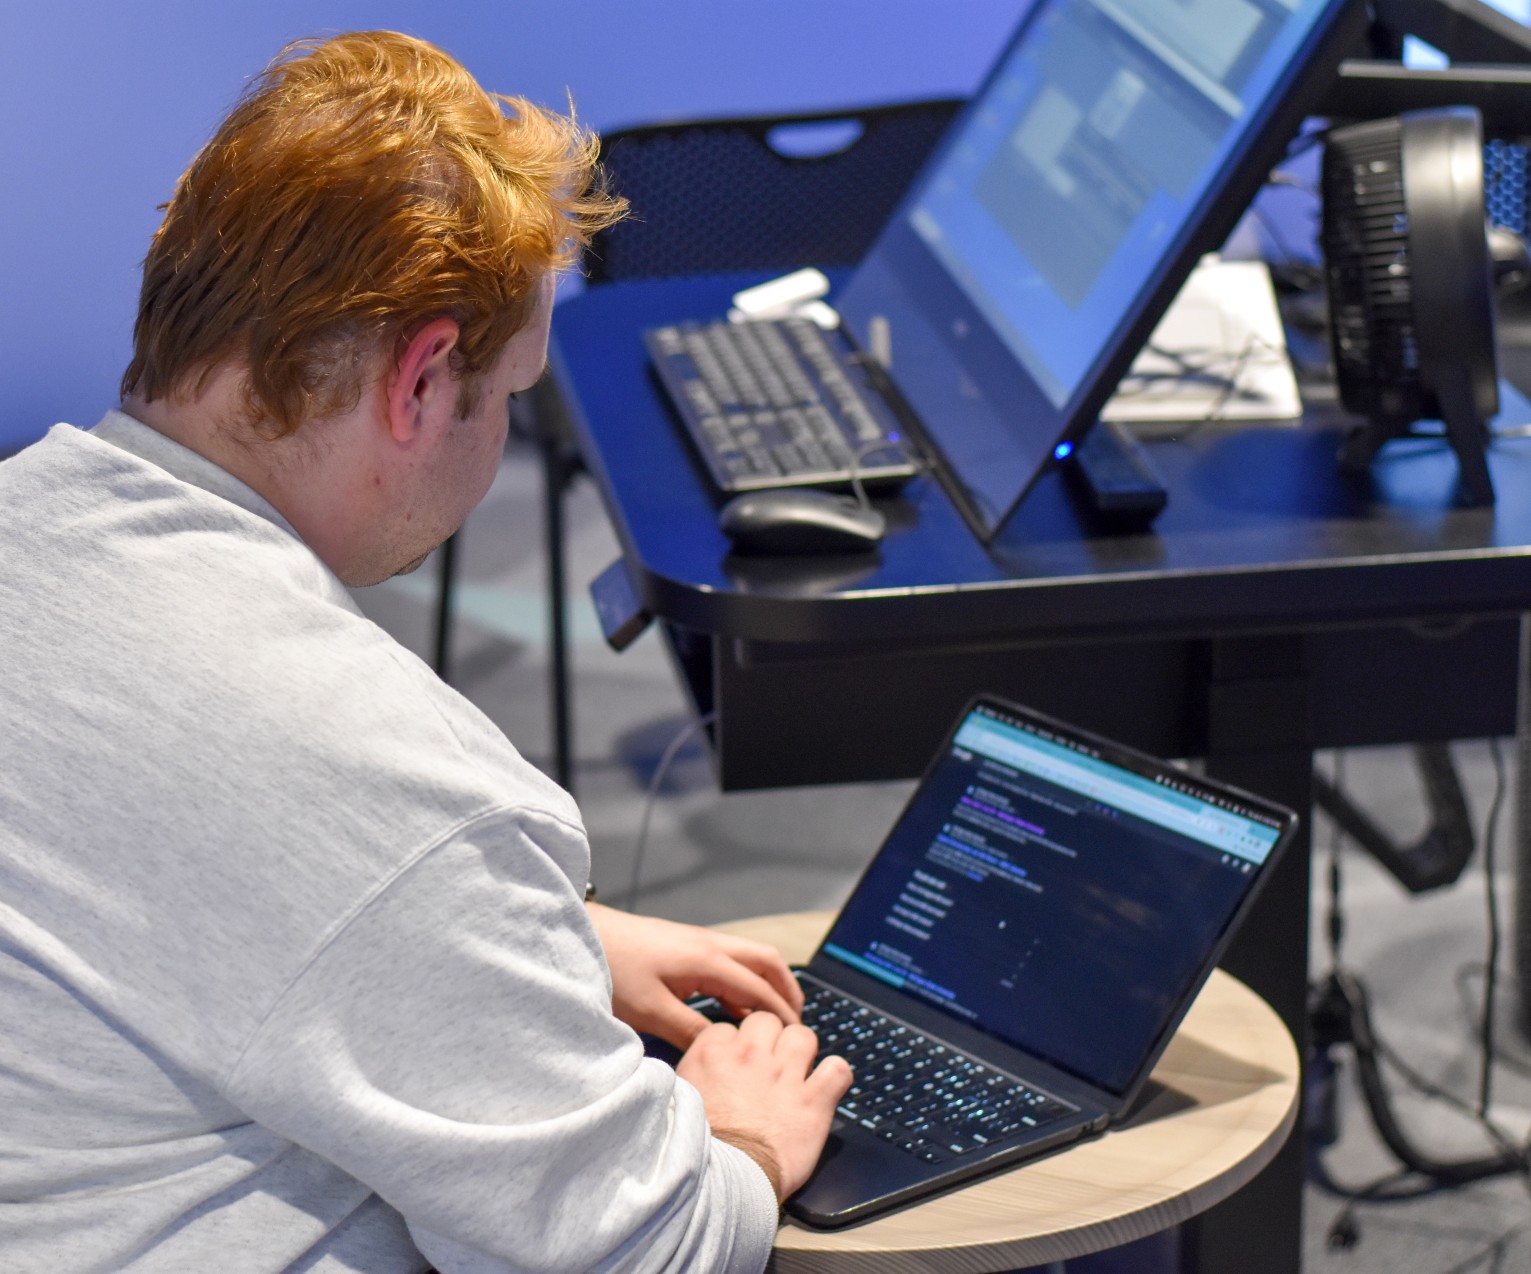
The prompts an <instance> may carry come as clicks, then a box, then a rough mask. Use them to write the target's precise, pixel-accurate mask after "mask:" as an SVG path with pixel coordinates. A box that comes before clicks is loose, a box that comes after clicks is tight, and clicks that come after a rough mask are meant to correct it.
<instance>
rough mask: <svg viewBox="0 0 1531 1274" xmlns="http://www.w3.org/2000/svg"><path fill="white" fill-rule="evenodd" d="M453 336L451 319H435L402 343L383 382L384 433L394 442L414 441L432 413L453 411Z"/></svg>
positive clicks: (454, 384) (454, 326) (454, 401)
mask: <svg viewBox="0 0 1531 1274" xmlns="http://www.w3.org/2000/svg"><path fill="white" fill-rule="evenodd" d="M457 337H458V327H457V324H456V323H455V322H454V321H453V320H451V319H449V318H437V319H432V320H431V321H430V322H429V323H427V324H426V325H425V326H424V327H422V328H421V329H420V330H419V331H418V332H416V333H415V334H414V335H413V336H411V337H410V338H409V340H408V341H407V342H405V344H404V347H403V349H402V351H401V352H400V354H399V357H398V361H397V362H396V363H395V364H394V366H393V367H392V368H391V369H390V371H389V373H388V379H387V382H386V389H387V393H388V431H389V434H390V435H391V436H392V438H393V440H394V441H395V442H404V443H407V442H412V441H414V439H415V438H417V437H418V436H419V434H420V431H421V429H422V427H423V426H424V425H425V423H426V422H427V420H428V419H429V418H430V417H431V416H432V415H433V414H434V413H435V412H437V411H439V410H440V409H442V408H445V409H446V410H448V411H454V410H455V409H456V403H457V381H456V379H455V378H454V377H453V375H452V351H453V350H454V349H455V348H456V347H457Z"/></svg>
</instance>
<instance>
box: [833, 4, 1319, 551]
mask: <svg viewBox="0 0 1531 1274" xmlns="http://www.w3.org/2000/svg"><path fill="white" fill-rule="evenodd" d="M1347 3H1348V0H1042V3H1040V4H1038V5H1037V7H1036V8H1035V9H1034V10H1033V12H1032V13H1031V14H1030V15H1029V16H1028V18H1027V20H1026V22H1025V23H1024V24H1023V26H1022V29H1021V31H1020V32H1019V34H1018V35H1017V37H1016V39H1015V41H1014V42H1013V43H1012V45H1011V46H1010V48H1009V49H1008V50H1007V51H1006V53H1005V55H1004V56H1003V58H1002V59H1001V61H1000V63H999V64H998V66H997V67H996V68H995V70H994V71H993V73H992V74H991V76H990V78H989V80H988V81H987V82H986V84H985V86H984V88H983V89H982V91H981V92H980V94H979V96H978V97H977V98H976V99H975V101H974V102H973V103H972V104H971V106H970V107H969V109H968V111H967V112H966V113H965V114H964V115H963V116H962V118H961V119H960V121H959V122H958V123H957V124H956V125H955V126H954V130H953V133H952V135H951V136H950V137H949V138H948V139H947V141H946V143H945V144H944V146H943V148H942V150H941V151H940V153H939V155H938V156H937V158H936V159H935V160H934V161H933V162H932V164H931V165H930V166H929V167H928V168H927V169H926V171H925V173H924V174H922V177H921V180H920V183H919V185H918V186H917V188H916V190H915V192H914V193H913V195H912V196H911V198H910V199H909V200H908V201H907V202H906V203H905V205H904V206H903V208H902V209H901V210H900V212H899V213H898V215H897V216H896V217H895V219H894V224H893V225H891V226H890V227H889V230H888V232H886V233H885V235H884V237H883V239H882V240H881V241H879V244H878V245H877V247H876V248H874V249H873V254H872V257H871V258H869V261H868V266H867V267H865V268H864V270H863V271H862V272H858V277H857V278H856V279H854V280H853V281H852V283H851V285H850V287H849V288H848V289H847V294H846V296H845V298H843V300H842V304H841V309H842V312H843V313H844V314H845V315H846V321H847V323H848V324H849V325H850V327H851V330H852V332H853V333H854V334H855V335H856V336H857V337H858V339H860V338H862V337H863V336H864V332H863V328H864V327H865V326H866V325H867V324H869V323H870V321H871V320H872V319H873V318H874V316H876V317H878V318H880V319H881V320H883V323H884V325H885V326H883V329H882V330H883V331H884V332H888V330H889V328H890V327H891V343H890V342H889V341H888V340H887V339H884V340H883V342H882V343H883V344H884V345H885V346H889V348H890V350H891V358H890V365H889V372H890V374H891V377H892V379H893V381H894V383H895V384H896V385H897V386H898V388H899V389H900V390H901V391H902V392H903V394H904V396H905V398H906V399H907V400H908V401H909V402H910V404H911V405H912V406H913V408H914V410H915V412H916V414H917V415H918V416H919V418H920V421H921V424H922V427H923V429H924V431H925V432H926V434H927V435H928V436H930V438H931V440H932V441H933V442H934V443H935V445H936V448H937V450H938V451H940V453H941V455H942V457H943V458H944V460H945V461H946V464H947V467H948V470H949V473H948V476H949V477H950V478H952V479H954V480H955V481H956V482H957V483H958V484H959V485H960V487H961V489H962V490H963V492H964V493H965V495H966V497H967V498H968V503H969V506H970V507H969V508H968V509H967V510H965V511H967V512H969V513H970V515H974V516H976V519H977V521H978V523H979V524H980V525H979V526H978V527H977V528H975V529H979V530H980V532H981V533H984V534H985V535H986V537H987V534H988V533H991V532H992V531H993V530H994V529H995V528H996V527H997V524H998V522H999V521H1001V520H1002V519H1003V518H1004V517H1005V516H1006V515H1007V514H1008V513H1009V511H1010V510H1011V508H1013V506H1014V504H1015V503H1016V502H1017V501H1018V500H1019V498H1020V497H1021V496H1022V495H1023V494H1024V492H1025V489H1026V488H1027V487H1028V486H1029V484H1030V482H1031V480H1032V479H1033V477H1034V476H1035V474H1036V473H1037V472H1038V471H1039V470H1040V469H1041V468H1042V467H1043V465H1045V463H1046V462H1047V459H1048V457H1049V456H1050V454H1051V453H1052V451H1053V448H1054V446H1055V444H1056V443H1057V442H1059V441H1060V439H1061V438H1064V437H1069V436H1072V437H1074V438H1076V439H1077V438H1078V437H1079V436H1082V434H1083V432H1084V429H1086V428H1088V426H1089V424H1091V423H1093V419H1086V420H1080V419H1078V418H1077V414H1078V412H1079V411H1080V409H1081V408H1084V409H1087V410H1088V411H1089V412H1090V413H1093V412H1094V411H1096V410H1098V409H1099V406H1100V405H1101V403H1102V402H1103V401H1104V399H1105V398H1106V397H1107V396H1108V395H1109V393H1110V391H1111V389H1112V388H1113V387H1114V385H1111V384H1103V383H1102V382H1103V379H1104V377H1106V376H1108V375H1109V376H1110V378H1111V380H1112V381H1113V382H1114V380H1115V379H1116V378H1117V377H1119V376H1120V374H1121V372H1122V370H1124V369H1125V362H1126V361H1130V359H1131V357H1132V356H1133V355H1134V354H1135V353H1136V352H1137V351H1136V349H1128V350H1125V352H1124V350H1123V346H1124V343H1125V340H1126V337H1127V336H1128V334H1129V332H1130V331H1131V330H1134V329H1135V327H1139V326H1143V325H1144V324H1143V319H1144V314H1145V311H1146V310H1147V309H1148V308H1150V306H1151V305H1156V307H1157V309H1158V310H1160V311H1162V309H1163V308H1164V306H1166V305H1167V304H1168V302H1169V300H1170V299H1171V296H1172V293H1173V289H1174V287H1175V286H1178V283H1179V282H1180V281H1183V279H1184V277H1185V274H1187V273H1188V272H1189V270H1190V268H1191V266H1192V265H1193V264H1194V261H1195V258H1196V256H1198V255H1199V254H1200V252H1201V251H1204V250H1207V249H1208V248H1211V247H1216V246H1217V242H1216V240H1215V239H1214V240H1213V241H1212V242H1210V243H1208V242H1200V240H1203V239H1205V237H1206V236H1207V234H1209V233H1211V232H1212V231H1213V230H1214V229H1216V230H1218V231H1220V232H1221V233H1226V231H1227V230H1228V229H1229V228H1231V226H1232V224H1233V221H1234V220H1236V218H1237V215H1238V214H1239V213H1240V212H1242V208H1228V207H1226V206H1223V205H1221V204H1220V203H1219V199H1220V198H1221V197H1222V196H1223V195H1224V194H1225V193H1226V192H1228V191H1229V190H1230V189H1231V188H1232V187H1233V186H1235V185H1237V184H1239V183H1238V182H1237V181H1236V177H1237V176H1238V175H1239V174H1240V171H1241V166H1247V165H1249V164H1250V163H1254V164H1266V163H1269V162H1270V161H1271V159H1272V158H1274V157H1275V156H1276V155H1279V152H1280V147H1281V146H1282V144H1284V142H1285V140H1286V139H1285V137H1276V136H1272V135H1271V134H1272V129H1273V127H1276V126H1279V127H1284V128H1290V127H1291V125H1292V124H1293V123H1294V122H1295V121H1294V120H1286V119H1284V118H1283V117H1282V112H1281V111H1280V110H1279V109H1278V108H1280V107H1282V106H1283V105H1284V104H1285V103H1286V99H1287V98H1288V97H1289V96H1290V95H1291V91H1292V89H1293V87H1294V85H1296V84H1297V83H1298V82H1299V81H1300V79H1301V72H1302V70H1303V68H1304V67H1306V66H1307V65H1308V64H1309V63H1310V62H1312V61H1313V59H1314V58H1315V56H1316V55H1317V53H1318V51H1319V50H1320V48H1321V47H1323V44H1324V41H1323V38H1322V37H1323V36H1324V35H1325V34H1326V33H1327V32H1328V31H1329V29H1330V28H1332V27H1333V25H1334V20H1335V17H1336V14H1337V12H1338V11H1340V10H1342V9H1344V8H1345V7H1346V5H1347ZM1288 114H1289V112H1288ZM1244 175H1245V176H1246V177H1247V176H1248V174H1247V173H1246V174H1244ZM1172 274H1173V275H1176V276H1178V277H1175V278H1170V277H1169V276H1170V275H1172ZM863 275H864V276H865V277H863ZM1166 285H1168V286H1166ZM1147 325H1148V326H1151V323H1148V324H1147ZM900 328H902V330H900ZM901 338H902V339H901ZM932 340H933V341H935V342H937V343H938V344H940V345H942V346H944V347H945V349H946V353H947V354H954V355H955V364H954V366H953V367H952V368H950V369H946V370H943V369H942V368H941V367H939V366H938V365H937V364H938V363H939V361H940V360H939V359H938V358H935V357H933V356H932V355H931V353H930V351H928V350H927V349H925V348H923V346H924V345H926V343H927V342H929V341H932ZM863 343H865V341H863ZM1124 359H1125V361H1124ZM947 361H948V362H951V361H952V360H951V359H948V360H947ZM959 369H960V370H959Z"/></svg>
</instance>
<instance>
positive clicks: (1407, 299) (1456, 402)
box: [1320, 107, 1499, 504]
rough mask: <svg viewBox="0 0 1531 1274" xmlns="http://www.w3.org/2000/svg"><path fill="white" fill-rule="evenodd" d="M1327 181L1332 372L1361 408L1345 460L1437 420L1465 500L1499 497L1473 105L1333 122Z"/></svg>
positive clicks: (1489, 294)
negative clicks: (1489, 454)
mask: <svg viewBox="0 0 1531 1274" xmlns="http://www.w3.org/2000/svg"><path fill="white" fill-rule="evenodd" d="M1322 190H1323V222H1322V229H1321V234H1320V238H1321V242H1322V245H1323V252H1324V269H1325V278H1326V284H1327V287H1328V292H1329V319H1330V340H1331V345H1332V348H1333V354H1334V369H1335V376H1336V379H1337V381H1338V385H1339V392H1340V401H1341V402H1342V403H1343V404H1344V406H1345V407H1346V409H1347V410H1349V411H1352V412H1354V413H1356V414H1357V415H1360V416H1364V417H1365V418H1366V422H1365V423H1364V424H1362V425H1359V426H1358V427H1357V428H1356V429H1355V430H1354V431H1353V432H1352V433H1351V434H1350V436H1349V438H1348V439H1347V441H1346V444H1345V446H1344V448H1343V449H1342V451H1341V453H1340V464H1341V467H1342V468H1344V469H1346V470H1349V471H1364V470H1365V469H1366V468H1367V466H1369V465H1370V464H1371V462H1372V460H1373V459H1374V458H1375V457H1376V454H1377V452H1378V451H1379V450H1380V449H1381V448H1382V447H1383V445H1384V444H1386V443H1387V442H1388V441H1389V440H1390V439H1393V438H1398V437H1405V436H1408V435H1410V434H1411V433H1413V432H1414V429H1413V427H1414V424H1415V422H1417V421H1421V420H1439V421H1441V422H1442V423H1444V425H1445V427H1446V436H1447V438H1448V440H1449V441H1450V443H1451V446H1452V448H1453V449H1454V450H1455V451H1456V454H1457V461H1458V464H1459V467H1460V470H1461V480H1462V490H1463V494H1464V495H1465V497H1466V499H1467V500H1468V501H1469V502H1470V503H1474V504H1491V503H1493V499H1494V487H1493V482H1492V479H1491V478H1490V477H1489V471H1488V462H1487V459H1486V457H1485V454H1484V449H1485V447H1486V445H1487V442H1488V421H1489V420H1490V419H1491V418H1492V417H1493V416H1494V415H1495V414H1496V413H1497V412H1498V410H1499V373H1498V360H1497V357H1496V353H1495V342H1494V291H1493V262H1492V259H1491V257H1490V252H1489V241H1488V229H1487V221H1486V218H1485V210H1484V183H1483V137H1482V127H1481V124H1480V121H1479V117H1478V112H1477V111H1476V110H1474V109H1472V108H1471V107H1449V108H1446V109H1443V110H1429V111H1416V112H1412V113H1410V114H1407V115H1401V116H1399V117H1398V118H1396V119H1382V120H1372V121H1369V122H1367V123H1364V124H1352V125H1348V126H1346V127H1343V128H1337V129H1334V130H1333V131H1332V132H1330V134H1329V136H1328V138H1327V139H1326V142H1325V147H1324V159H1323V172H1322Z"/></svg>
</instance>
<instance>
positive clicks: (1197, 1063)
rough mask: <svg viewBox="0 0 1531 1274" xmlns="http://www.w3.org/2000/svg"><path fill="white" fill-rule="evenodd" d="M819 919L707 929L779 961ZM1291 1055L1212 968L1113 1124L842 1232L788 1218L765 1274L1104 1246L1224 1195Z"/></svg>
mask: <svg viewBox="0 0 1531 1274" xmlns="http://www.w3.org/2000/svg"><path fill="white" fill-rule="evenodd" d="M831 919H832V916H831V914H830V913H828V912H801V913H798V914H795V915H785V916H763V917H760V918H758V919H754V920H745V921H739V922H736V923H734V924H728V925H720V926H719V928H722V929H726V930H728V931H729V932H731V933H737V934H743V935H744V936H746V937H750V938H757V939H760V940H762V941H764V942H769V943H771V944H772V945H773V946H775V947H776V948H777V949H779V950H780V951H781V952H782V954H783V955H785V956H786V957H787V959H788V960H789V961H792V962H793V963H799V964H800V963H803V962H805V961H806V960H807V959H808V958H809V956H811V955H812V954H813V951H814V949H815V948H816V947H817V946H818V943H819V940H820V938H821V937H822V936H823V934H824V931H825V929H826V928H827V927H828V925H829V922H830V920H831ZM1298 1076H1299V1066H1298V1058H1297V1050H1296V1048H1294V1047H1293V1045H1292V1037H1291V1035H1290V1034H1289V1033H1288V1032H1287V1030H1286V1027H1285V1026H1283V1025H1282V1023H1281V1019H1280V1018H1278V1017H1277V1016H1276V1014H1275V1011H1274V1010H1272V1009H1271V1007H1270V1006H1269V1005H1267V1004H1266V1003H1265V1001H1264V1000H1262V999H1260V997H1259V996H1257V995H1256V994H1255V993H1254V992H1253V991H1251V990H1250V989H1249V988H1248V987H1246V986H1245V985H1244V984H1243V983H1242V982H1239V981H1236V980H1235V979H1234V978H1231V977H1229V976H1228V975H1227V974H1225V973H1223V972H1222V971H1221V970H1219V971H1217V972H1215V973H1213V975H1212V978H1211V980H1210V981H1209V982H1208V983H1207V985H1206V987H1205V988H1204V989H1203V991H1202V993H1201V995H1200V996H1198V997H1197V999H1196V1003H1195V1004H1193V1005H1192V1006H1191V1011H1190V1012H1189V1013H1188V1014H1187V1015H1186V1019H1185V1021H1184V1022H1183V1023H1182V1024H1181V1027H1180V1029H1179V1031H1177V1032H1176V1033H1175V1038H1174V1039H1173V1040H1172V1041H1171V1042H1170V1046H1169V1048H1168V1049H1167V1050H1166V1051H1165V1054H1164V1056H1163V1057H1162V1058H1161V1059H1160V1061H1159V1065H1158V1067H1157V1068H1156V1069H1155V1070H1154V1073H1153V1078H1152V1079H1151V1080H1150V1082H1149V1089H1148V1091H1147V1093H1146V1094H1145V1096H1144V1097H1143V1098H1142V1099H1140V1101H1139V1105H1138V1109H1137V1111H1136V1112H1135V1113H1134V1115H1133V1117H1132V1118H1131V1120H1129V1121H1128V1122H1127V1123H1126V1124H1125V1125H1124V1126H1122V1127H1121V1128H1118V1129H1115V1130H1114V1131H1112V1132H1109V1133H1107V1134H1106V1135H1105V1136H1103V1137H1097V1138H1095V1139H1094V1140H1091V1141H1084V1142H1081V1143H1079V1144H1078V1145H1076V1146H1073V1147H1071V1148H1070V1149H1068V1150H1065V1151H1063V1152H1061V1153H1059V1154H1054V1155H1052V1156H1051V1157H1049V1158H1045V1159H1040V1160H1038V1161H1037V1162H1035V1163H1030V1164H1025V1165H1022V1166H1021V1167H1018V1168H1012V1169H1010V1170H1009V1171H1006V1172H1002V1173H1000V1174H998V1175H997V1176H993V1177H987V1178H984V1179H983V1180H980V1181H977V1182H975V1183H973V1184H971V1185H967V1186H964V1187H962V1188H961V1189H958V1190H955V1191H952V1192H950V1193H948V1194H944V1195H940V1196H938V1197H936V1198H933V1199H929V1200H927V1201H926V1202H924V1203H920V1204H916V1205H914V1206H913V1207H909V1208H905V1209H903V1210H902V1211H899V1212H894V1213H891V1214H890V1215H888V1216H885V1217H881V1218H879V1219H877V1220H873V1221H868V1222H866V1223H864V1224H862V1225H858V1226H853V1227H851V1228H850V1229H846V1230H838V1231H820V1230H809V1229H804V1228H802V1227H801V1226H798V1225H796V1224H793V1223H788V1224H786V1225H783V1226H782V1228H781V1231H780V1233H779V1234H778V1235H777V1237H776V1250H775V1254H774V1255H773V1257H772V1261H771V1265H770V1269H771V1270H773V1271H776V1274H905V1272H906V1271H908V1272H909V1274H914V1272H916V1271H921V1272H923V1271H939V1272H941V1274H988V1272H992V1271H996V1270H1014V1269H1019V1268H1022V1267H1025V1266H1030V1265H1045V1264H1047V1263H1049V1262H1052V1261H1061V1260H1066V1259H1067V1258H1068V1257H1071V1256H1082V1255H1084V1254H1085V1253H1088V1252H1098V1251H1100V1250H1101V1249H1103V1248H1108V1247H1115V1246H1117V1245H1119V1244H1122V1243H1128V1242H1131V1241H1132V1240H1134V1239H1140V1238H1144V1237H1146V1236H1147V1235H1150V1234H1153V1233H1155V1232H1157V1231H1159V1230H1163V1229H1166V1228H1167V1227H1169V1226H1171V1225H1176V1224H1178V1223H1179V1222H1181V1221H1184V1220H1186V1219H1188V1218H1189V1217H1192V1216H1194V1215H1195V1214H1196V1213H1198V1212H1201V1211H1203V1210H1204V1209H1206V1208H1209V1207H1211V1206H1212V1205H1213V1204H1214V1203H1218V1202H1220V1201H1221V1200H1223V1199H1225V1198H1227V1197H1228V1196H1229V1195H1230V1194H1232V1193H1233V1192H1234V1191H1235V1190H1237V1189H1238V1188H1239V1187H1240V1186H1242V1185H1243V1184H1244V1183H1245V1182H1247V1181H1248V1180H1250V1178H1252V1177H1253V1176H1254V1175H1255V1174H1256V1173H1258V1172H1259V1171H1260V1169H1261V1168H1263V1167H1264V1166H1265V1165H1266V1164H1267V1163H1269V1162H1270V1160H1271V1158H1272V1157H1273V1156H1274V1155H1275V1153H1276V1151H1277V1150H1278V1149H1280V1147H1281V1144H1282V1142H1284V1141H1285V1140H1286V1137H1287V1134H1288V1133H1290V1132H1291V1130H1292V1125H1293V1123H1294V1122H1295V1120H1296V1118H1297V1090H1298Z"/></svg>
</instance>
